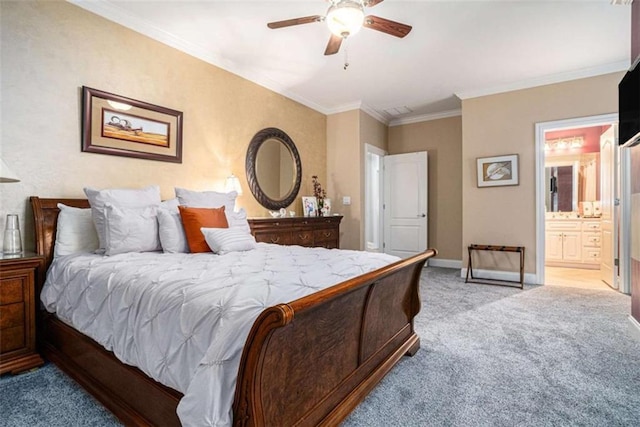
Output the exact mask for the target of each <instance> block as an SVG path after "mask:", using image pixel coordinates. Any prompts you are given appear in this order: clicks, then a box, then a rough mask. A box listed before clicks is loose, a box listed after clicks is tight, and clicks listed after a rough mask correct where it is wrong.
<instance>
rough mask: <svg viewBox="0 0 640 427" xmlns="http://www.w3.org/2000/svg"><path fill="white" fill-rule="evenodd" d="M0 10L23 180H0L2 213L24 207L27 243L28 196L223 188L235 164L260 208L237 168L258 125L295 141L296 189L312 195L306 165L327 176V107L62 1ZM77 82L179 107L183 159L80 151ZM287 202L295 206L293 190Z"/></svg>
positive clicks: (6, 113) (11, 135)
mask: <svg viewBox="0 0 640 427" xmlns="http://www.w3.org/2000/svg"><path fill="white" fill-rule="evenodd" d="M0 12H1V18H0V19H1V21H0V23H1V45H0V50H1V53H0V55H1V57H0V59H1V61H2V76H1V87H0V89H1V93H2V96H1V107H2V130H1V144H2V146H1V155H2V159H3V160H5V162H7V163H8V164H9V165H10V166H11V167H12V169H13V170H14V171H15V172H16V173H17V174H18V175H19V176H20V178H21V182H19V183H15V184H1V185H2V187H1V192H2V194H1V207H0V221H3V219H4V217H5V215H6V213H8V212H12V213H19V214H20V215H21V218H20V220H21V222H22V225H23V230H24V231H23V234H24V236H23V237H24V239H25V247H27V248H33V246H34V242H33V230H32V229H33V226H32V219H31V217H30V216H31V214H30V210H28V208H27V198H28V197H29V196H30V195H39V196H43V197H83V193H82V188H83V187H84V186H95V187H99V188H104V187H138V186H144V185H148V184H154V183H155V184H159V185H160V186H161V190H162V196H163V198H170V197H173V187H174V186H182V187H187V188H191V189H196V190H198V189H202V190H204V189H212V190H222V189H223V188H224V179H225V177H226V176H228V175H229V174H231V173H232V172H233V173H235V174H236V175H237V176H238V177H239V178H240V181H241V184H242V186H243V188H244V190H245V193H244V195H243V196H241V197H240V198H239V199H238V204H239V205H240V206H243V207H245V208H246V209H247V211H248V212H249V214H250V215H252V216H264V215H266V214H267V211H266V209H264V208H263V207H261V206H260V205H259V204H258V203H257V202H256V201H255V200H254V198H253V196H252V195H251V192H250V191H249V189H248V187H247V183H246V177H245V173H244V161H245V154H246V149H247V147H248V145H249V142H250V140H251V138H252V137H253V135H254V134H255V133H256V132H258V131H259V130H260V129H263V128H265V127H270V126H273V127H278V128H280V129H282V130H284V131H285V132H287V133H288V134H289V136H290V137H291V138H292V139H293V141H294V142H295V143H296V146H297V147H298V150H299V152H300V156H301V158H302V168H303V171H302V172H303V173H302V175H303V183H302V187H301V191H300V195H304V194H310V193H311V175H312V174H318V175H319V177H320V179H321V181H325V180H326V175H325V171H326V129H327V127H326V116H324V115H323V114H320V113H318V112H316V111H314V110H311V109H309V108H307V107H305V106H303V105H300V104H298V103H296V102H293V101H291V100H289V99H287V98H285V97H283V96H281V95H278V94H276V93H274V92H272V91H269V90H267V89H265V88H263V87H261V86H258V85H256V84H254V83H251V82H249V81H247V80H245V79H242V78H240V77H238V76H236V75H233V74H231V73H229V72H226V71H224V70H222V69H220V68H217V67H215V66H212V65H210V64H207V63H205V62H203V61H200V60H198V59H195V58H193V57H190V56H188V55H186V54H184V53H181V52H179V51H177V50H175V49H173V48H170V47H167V46H166V45H163V44H161V43H159V42H156V41H154V40H151V39H149V38H147V37H145V36H142V35H140V34H138V33H135V32H133V31H131V30H129V29H126V28H124V27H122V26H119V25H117V24H114V23H112V22H110V21H107V20H105V19H103V18H100V17H98V16H96V15H94V14H92V13H89V12H86V11H84V10H83V9H80V8H78V7H76V6H73V5H71V4H69V3H66V2H62V1H56V2H0ZM83 85H85V86H89V87H93V88H96V89H100V90H104V91H107V92H112V93H116V94H119V95H124V96H127V97H130V98H134V99H138V100H141V101H145V102H149V103H152V104H157V105H162V106H166V107H169V108H173V109H176V110H179V111H182V112H183V113H184V132H183V142H184V151H183V162H182V164H172V163H166V162H158V161H149V160H140V159H130V158H125V157H116V156H108V155H101V154H92V153H82V152H81V151H80V129H81V122H80V117H81V89H80V88H81V87H82V86H83ZM293 206H294V207H295V209H296V210H297V211H298V212H301V210H302V209H301V205H300V201H299V199H297V200H296V201H295V202H294V205H293ZM27 213H28V215H27Z"/></svg>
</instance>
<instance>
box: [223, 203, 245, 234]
mask: <svg viewBox="0 0 640 427" xmlns="http://www.w3.org/2000/svg"><path fill="white" fill-rule="evenodd" d="M224 214H225V215H226V217H227V223H229V228H235V229H238V230H242V231H243V232H245V233H246V234H251V227H250V226H249V221H247V211H245V210H244V208H240V210H239V211H238V212H233V211H227V209H226V208H225V210H224Z"/></svg>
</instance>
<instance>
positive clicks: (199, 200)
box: [175, 187, 238, 212]
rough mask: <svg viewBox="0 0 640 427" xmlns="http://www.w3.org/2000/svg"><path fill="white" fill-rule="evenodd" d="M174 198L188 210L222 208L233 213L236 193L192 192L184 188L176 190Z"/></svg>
mask: <svg viewBox="0 0 640 427" xmlns="http://www.w3.org/2000/svg"><path fill="white" fill-rule="evenodd" d="M175 191H176V197H177V198H178V200H179V201H180V204H181V205H183V206H188V207H190V208H219V207H220V206H224V207H225V209H226V211H227V212H233V211H234V209H235V207H236V197H238V193H237V192H235V191H231V192H229V193H218V192H217V191H192V190H187V189H184V188H177V187H176V189H175Z"/></svg>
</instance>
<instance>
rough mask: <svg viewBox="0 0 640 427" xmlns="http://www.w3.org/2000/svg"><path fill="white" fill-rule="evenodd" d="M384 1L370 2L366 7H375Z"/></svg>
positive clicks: (375, 0) (374, 0)
mask: <svg viewBox="0 0 640 427" xmlns="http://www.w3.org/2000/svg"><path fill="white" fill-rule="evenodd" d="M383 1H384V0H369V1H367V2H366V3H365V6H366V7H373V6H375V5H377V4H378V3H382V2H383Z"/></svg>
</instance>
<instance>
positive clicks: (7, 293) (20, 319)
mask: <svg viewBox="0 0 640 427" xmlns="http://www.w3.org/2000/svg"><path fill="white" fill-rule="evenodd" d="M43 262H44V258H42V257H40V256H38V255H36V254H33V253H25V254H22V255H19V256H16V257H13V258H0V374H4V373H6V372H11V373H14V374H15V373H18V372H21V371H25V370H27V369H31V368H35V367H37V366H40V365H42V364H43V363H44V362H43V360H42V358H41V357H40V355H38V353H37V351H36V317H35V316H36V308H37V303H38V302H37V301H36V292H35V283H36V279H38V274H39V273H40V271H41V269H42V265H43Z"/></svg>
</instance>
